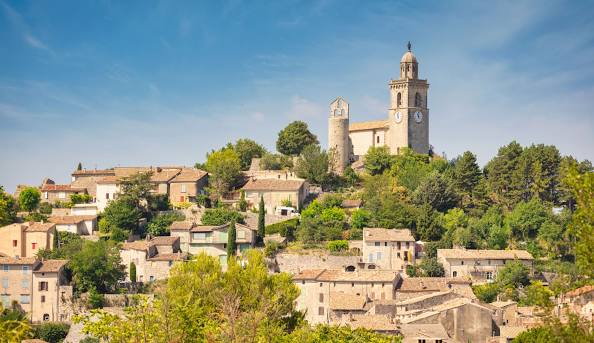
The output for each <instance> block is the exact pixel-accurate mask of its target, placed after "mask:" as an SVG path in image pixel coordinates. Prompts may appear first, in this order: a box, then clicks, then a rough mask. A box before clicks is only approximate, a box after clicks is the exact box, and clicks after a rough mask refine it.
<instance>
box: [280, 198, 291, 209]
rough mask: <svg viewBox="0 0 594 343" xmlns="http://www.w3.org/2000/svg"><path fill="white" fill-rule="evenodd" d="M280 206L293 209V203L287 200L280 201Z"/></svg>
mask: <svg viewBox="0 0 594 343" xmlns="http://www.w3.org/2000/svg"><path fill="white" fill-rule="evenodd" d="M281 205H282V206H285V207H293V203H292V202H291V200H289V199H285V200H283V201H281Z"/></svg>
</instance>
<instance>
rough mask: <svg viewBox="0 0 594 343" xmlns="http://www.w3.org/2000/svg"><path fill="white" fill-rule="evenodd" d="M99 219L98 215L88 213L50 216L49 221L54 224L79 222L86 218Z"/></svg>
mask: <svg viewBox="0 0 594 343" xmlns="http://www.w3.org/2000/svg"><path fill="white" fill-rule="evenodd" d="M94 219H97V216H96V215H88V216H53V217H49V218H48V221H49V222H51V223H54V224H58V225H59V224H62V225H65V224H78V223H80V222H83V221H86V220H94Z"/></svg>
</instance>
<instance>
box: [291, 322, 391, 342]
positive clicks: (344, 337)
mask: <svg viewBox="0 0 594 343" xmlns="http://www.w3.org/2000/svg"><path fill="white" fill-rule="evenodd" d="M288 342H292V343H298V342H303V343H320V342H330V343H342V342H370V343H399V342H402V337H400V336H388V335H383V334H379V333H375V332H373V331H371V330H367V329H363V328H358V329H351V328H350V327H349V326H342V325H341V326H328V325H317V326H315V327H308V326H304V327H302V328H300V329H298V330H296V331H294V332H293V333H291V335H290V336H289V340H288Z"/></svg>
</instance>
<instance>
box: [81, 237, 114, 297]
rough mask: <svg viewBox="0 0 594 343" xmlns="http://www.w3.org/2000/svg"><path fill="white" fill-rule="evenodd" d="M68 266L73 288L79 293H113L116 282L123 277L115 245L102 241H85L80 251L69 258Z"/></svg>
mask: <svg viewBox="0 0 594 343" xmlns="http://www.w3.org/2000/svg"><path fill="white" fill-rule="evenodd" d="M69 266H70V269H71V270H72V274H73V275H72V276H73V281H74V283H75V285H76V286H75V287H76V289H77V290H78V291H81V292H85V291H88V290H91V289H96V290H97V291H98V292H103V293H105V292H110V291H114V290H115V288H116V285H117V282H118V281H119V280H122V279H123V278H124V276H125V271H124V268H125V267H124V266H122V265H121V259H120V252H119V249H118V247H117V245H115V244H113V243H111V242H106V241H103V240H99V241H97V242H92V241H85V242H84V243H83V245H82V249H81V250H80V251H79V252H77V253H76V254H74V255H73V256H72V257H71V260H70V264H69Z"/></svg>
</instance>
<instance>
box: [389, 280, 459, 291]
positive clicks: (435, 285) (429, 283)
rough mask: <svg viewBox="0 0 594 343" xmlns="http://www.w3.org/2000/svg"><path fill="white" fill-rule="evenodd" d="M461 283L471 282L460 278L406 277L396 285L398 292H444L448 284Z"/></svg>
mask: <svg viewBox="0 0 594 343" xmlns="http://www.w3.org/2000/svg"><path fill="white" fill-rule="evenodd" d="M455 283H462V284H469V285H470V284H471V282H470V281H468V280H464V279H461V278H446V277H408V278H403V279H402V282H401V283H400V285H399V286H398V291H399V292H429V291H433V292H445V291H447V290H449V289H450V287H449V285H450V284H455Z"/></svg>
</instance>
